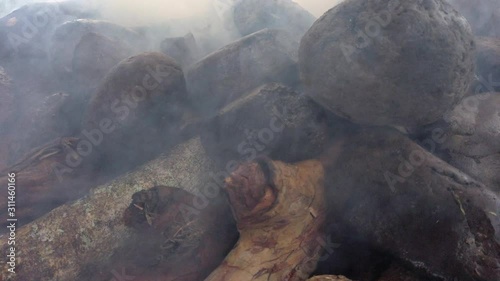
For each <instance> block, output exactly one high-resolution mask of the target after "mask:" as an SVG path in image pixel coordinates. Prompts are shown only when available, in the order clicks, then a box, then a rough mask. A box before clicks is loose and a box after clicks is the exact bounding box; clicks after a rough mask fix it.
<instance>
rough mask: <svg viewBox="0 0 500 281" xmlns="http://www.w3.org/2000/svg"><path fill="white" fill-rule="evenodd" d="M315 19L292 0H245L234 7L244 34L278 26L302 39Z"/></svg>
mask: <svg viewBox="0 0 500 281" xmlns="http://www.w3.org/2000/svg"><path fill="white" fill-rule="evenodd" d="M315 20H316V18H315V17H314V16H313V15H312V14H311V13H309V12H308V11H307V10H305V9H304V8H302V7H301V6H300V5H298V4H297V3H295V2H293V1H290V0H277V1H268V0H245V1H239V2H237V3H236V6H235V7H234V23H235V24H236V27H237V28H238V30H239V31H240V33H241V35H242V36H247V35H249V34H252V33H254V32H257V31H259V30H262V29H265V28H278V29H284V30H287V31H288V32H290V34H291V35H292V36H294V37H295V38H297V40H300V38H301V37H302V36H303V35H304V33H306V31H307V30H308V29H309V28H310V27H311V26H312V24H313V23H314V21H315Z"/></svg>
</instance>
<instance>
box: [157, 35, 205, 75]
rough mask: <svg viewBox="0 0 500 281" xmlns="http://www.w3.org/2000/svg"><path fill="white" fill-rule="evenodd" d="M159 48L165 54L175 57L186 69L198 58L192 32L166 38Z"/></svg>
mask: <svg viewBox="0 0 500 281" xmlns="http://www.w3.org/2000/svg"><path fill="white" fill-rule="evenodd" d="M160 49H161V51H162V53H164V54H165V55H167V56H169V57H172V58H173V59H175V60H176V61H177V62H178V63H179V64H180V65H181V66H182V68H183V69H186V68H187V67H188V66H190V65H191V64H192V63H194V62H195V61H196V60H197V59H198V58H199V53H200V52H199V50H198V45H197V43H196V40H195V39H194V36H193V34H192V33H189V34H187V35H186V36H184V37H174V38H167V39H165V40H163V41H162V42H161V46H160Z"/></svg>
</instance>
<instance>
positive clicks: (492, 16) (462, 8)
mask: <svg viewBox="0 0 500 281" xmlns="http://www.w3.org/2000/svg"><path fill="white" fill-rule="evenodd" d="M448 2H450V3H451V4H452V5H453V7H455V8H456V9H457V10H458V11H459V12H460V13H461V14H462V15H464V17H465V18H466V19H467V20H468V21H469V23H470V25H471V26H472V30H473V31H474V33H475V34H476V35H479V36H492V37H500V29H499V28H500V2H498V1H497V0H478V1H469V0H448Z"/></svg>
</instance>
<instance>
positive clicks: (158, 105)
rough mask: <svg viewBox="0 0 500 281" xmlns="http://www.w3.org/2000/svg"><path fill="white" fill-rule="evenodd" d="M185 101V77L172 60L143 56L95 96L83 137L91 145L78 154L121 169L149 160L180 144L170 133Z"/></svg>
mask: <svg viewBox="0 0 500 281" xmlns="http://www.w3.org/2000/svg"><path fill="white" fill-rule="evenodd" d="M185 99H186V86H185V81H184V74H183V72H182V69H181V67H180V66H179V65H178V64H177V63H175V62H174V60H173V59H172V58H169V57H167V56H165V55H163V54H161V53H144V54H140V55H137V56H133V57H130V58H128V59H125V60H123V61H122V62H120V63H119V64H118V65H116V66H115V67H114V68H113V69H112V70H111V71H110V72H109V73H108V74H107V75H106V77H104V79H103V81H102V82H101V84H100V85H99V88H98V89H97V92H96V93H95V94H94V96H93V97H92V99H91V101H90V104H89V106H88V107H87V111H86V114H85V116H84V118H83V119H84V120H83V126H82V129H83V130H82V132H81V134H82V138H86V140H87V141H86V143H85V145H83V144H82V147H81V151H77V152H78V153H79V155H80V156H81V157H82V158H85V157H87V158H89V157H90V158H91V159H93V158H94V157H93V156H99V157H98V159H97V161H99V165H103V164H104V165H103V166H104V167H107V168H112V169H118V170H121V169H122V168H123V170H127V169H130V168H132V167H134V166H135V165H137V164H138V163H142V162H143V161H146V160H149V159H151V158H152V157H154V156H156V155H157V154H158V153H159V151H161V150H162V149H163V148H164V147H165V146H168V145H169V144H171V143H173V142H174V140H176V137H177V136H176V135H175V134H174V132H176V131H172V130H174V128H177V126H179V123H180V120H181V117H182V113H183V108H185V106H186V104H185V102H184V101H185ZM107 161H109V165H107V166H106V164H105V163H108V162H107Z"/></svg>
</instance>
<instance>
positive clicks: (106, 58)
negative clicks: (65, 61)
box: [70, 32, 133, 87]
mask: <svg viewBox="0 0 500 281" xmlns="http://www.w3.org/2000/svg"><path fill="white" fill-rule="evenodd" d="M131 55H133V50H132V48H129V47H127V46H126V44H125V43H124V42H123V41H118V40H116V39H112V38H109V37H106V36H104V35H102V34H99V33H94V32H90V33H87V34H84V35H83V36H82V37H81V39H80V42H78V44H77V45H76V46H75V49H74V52H73V60H72V63H71V66H70V67H71V68H70V70H71V72H72V73H73V74H74V75H73V76H75V79H76V80H77V81H78V82H79V84H80V85H82V86H83V85H86V86H87V87H89V86H90V85H98V84H99V82H100V81H101V79H102V78H103V77H104V76H105V75H106V74H107V73H108V71H109V70H110V69H111V68H113V67H114V66H115V65H117V64H118V63H119V62H120V61H122V60H124V59H125V58H127V57H130V56H131Z"/></svg>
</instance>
